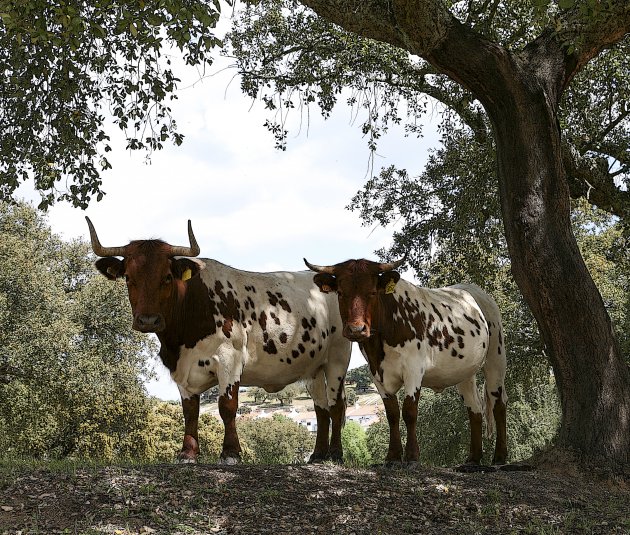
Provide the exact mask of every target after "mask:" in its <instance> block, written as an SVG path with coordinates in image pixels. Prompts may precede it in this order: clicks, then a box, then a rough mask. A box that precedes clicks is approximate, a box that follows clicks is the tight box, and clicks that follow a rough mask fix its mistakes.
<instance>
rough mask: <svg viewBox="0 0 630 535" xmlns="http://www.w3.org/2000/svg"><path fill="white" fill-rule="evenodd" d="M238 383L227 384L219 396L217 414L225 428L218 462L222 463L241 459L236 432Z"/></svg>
mask: <svg viewBox="0 0 630 535" xmlns="http://www.w3.org/2000/svg"><path fill="white" fill-rule="evenodd" d="M239 384H240V383H239V382H238V381H237V382H235V383H234V384H232V385H228V386H227V388H226V389H225V392H224V393H222V394H221V395H220V396H219V415H220V416H221V420H223V426H224V428H225V434H224V436H223V451H221V459H220V462H221V463H224V464H236V463H238V462H240V460H241V444H240V442H239V441H238V435H237V434H236V409H238V387H239Z"/></svg>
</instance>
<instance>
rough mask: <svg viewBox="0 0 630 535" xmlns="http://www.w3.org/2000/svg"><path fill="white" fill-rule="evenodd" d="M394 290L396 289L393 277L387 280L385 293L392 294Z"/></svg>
mask: <svg viewBox="0 0 630 535" xmlns="http://www.w3.org/2000/svg"><path fill="white" fill-rule="evenodd" d="M395 290H396V281H395V280H394V279H390V280H389V282H388V283H387V286H385V293H386V294H393V293H394V291H395Z"/></svg>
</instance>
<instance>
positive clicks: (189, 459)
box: [175, 452, 197, 464]
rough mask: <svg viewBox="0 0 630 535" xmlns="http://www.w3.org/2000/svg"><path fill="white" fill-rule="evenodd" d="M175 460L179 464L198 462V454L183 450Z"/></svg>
mask: <svg viewBox="0 0 630 535" xmlns="http://www.w3.org/2000/svg"><path fill="white" fill-rule="evenodd" d="M175 462H176V463H177V464H197V456H196V455H194V454H190V453H183V452H182V453H180V454H179V455H178V456H177V457H176V459H175Z"/></svg>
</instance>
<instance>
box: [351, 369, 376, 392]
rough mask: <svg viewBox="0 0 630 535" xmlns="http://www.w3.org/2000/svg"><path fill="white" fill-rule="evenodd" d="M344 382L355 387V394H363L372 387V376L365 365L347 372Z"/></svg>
mask: <svg viewBox="0 0 630 535" xmlns="http://www.w3.org/2000/svg"><path fill="white" fill-rule="evenodd" d="M346 381H347V382H349V383H354V384H355V385H356V389H357V392H365V391H366V390H367V389H368V388H370V386H372V376H371V375H370V369H369V368H368V365H367V364H364V365H363V366H359V367H358V368H353V369H351V370H348V373H347V374H346Z"/></svg>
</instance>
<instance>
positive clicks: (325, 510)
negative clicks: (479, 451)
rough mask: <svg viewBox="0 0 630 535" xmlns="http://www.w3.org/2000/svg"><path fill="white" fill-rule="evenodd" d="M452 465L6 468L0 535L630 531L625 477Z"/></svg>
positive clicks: (0, 476)
mask: <svg viewBox="0 0 630 535" xmlns="http://www.w3.org/2000/svg"><path fill="white" fill-rule="evenodd" d="M556 468H557V470H555V471H550V470H549V469H541V468H538V469H536V470H534V471H523V472H510V471H494V472H482V473H472V474H464V473H458V472H455V471H454V470H452V469H447V468H441V469H436V468H427V467H420V466H417V467H408V468H395V469H392V468H384V467H375V468H373V469H367V470H364V469H351V468H344V467H340V466H334V465H329V464H323V465H300V466H297V465H296V466H281V465H275V466H261V465H238V466H217V465H208V464H198V465H175V464H163V465H139V466H122V465H117V466H104V467H89V466H88V467H86V466H84V465H83V466H80V467H77V466H68V465H66V466H65V467H63V468H59V467H53V466H43V467H42V466H39V467H34V468H33V467H31V468H29V467H23V466H21V467H16V468H15V469H11V468H10V467H7V466H4V468H3V470H2V472H1V473H0V533H2V534H7V535H8V534H16V535H17V534H20V535H26V534H56V533H68V534H79V535H96V534H115V535H127V534H160V535H161V534H165V535H166V534H168V535H179V534H182V535H184V534H186V535H197V534H213V533H218V534H238V533H243V534H266V533H269V534H274V535H281V534H299V535H306V534H318V533H325V534H335V535H336V534H347V535H350V534H356V535H360V534H366V535H367V534H370V535H373V534H379V533H382V534H407V533H409V534H420V533H422V534H429V535H433V534H451V533H452V534H462V535H470V534H476V533H479V534H484V535H485V534H497V535H498V534H501V535H505V534H522V533H532V534H603V535H604V534H605V535H609V534H626V535H627V534H630V491H629V487H628V485H627V483H628V481H627V480H625V479H624V478H623V477H621V478H617V479H616V480H615V481H614V482H610V481H606V480H602V479H601V478H598V479H593V477H592V476H588V475H584V474H578V473H575V472H573V471H571V470H567V469H563V468H562V467H559V466H557V467H556Z"/></svg>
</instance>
